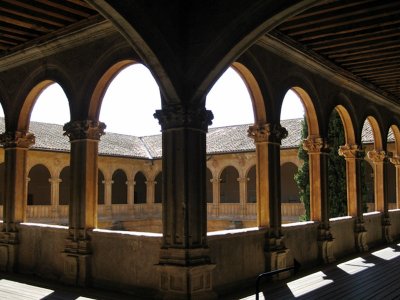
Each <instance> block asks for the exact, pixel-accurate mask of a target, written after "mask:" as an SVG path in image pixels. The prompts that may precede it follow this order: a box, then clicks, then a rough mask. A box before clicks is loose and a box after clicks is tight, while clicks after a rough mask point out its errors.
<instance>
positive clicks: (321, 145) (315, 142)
mask: <svg viewBox="0 0 400 300" xmlns="http://www.w3.org/2000/svg"><path fill="white" fill-rule="evenodd" d="M303 149H304V150H306V151H307V152H308V154H317V153H321V152H322V151H323V150H327V149H328V144H327V143H326V141H325V140H324V139H323V138H321V137H312V136H309V137H308V138H307V139H305V140H303Z"/></svg>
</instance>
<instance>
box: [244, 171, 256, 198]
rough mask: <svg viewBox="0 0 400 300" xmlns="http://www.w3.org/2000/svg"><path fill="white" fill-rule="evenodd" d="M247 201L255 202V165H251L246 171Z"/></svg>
mask: <svg viewBox="0 0 400 300" xmlns="http://www.w3.org/2000/svg"><path fill="white" fill-rule="evenodd" d="M246 198H247V203H256V202H257V195H256V166H252V167H251V168H250V170H249V172H248V173H247V197H246Z"/></svg>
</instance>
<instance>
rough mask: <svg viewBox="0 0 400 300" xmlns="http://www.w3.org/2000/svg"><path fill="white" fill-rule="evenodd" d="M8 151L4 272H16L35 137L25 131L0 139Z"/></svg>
mask: <svg viewBox="0 0 400 300" xmlns="http://www.w3.org/2000/svg"><path fill="white" fill-rule="evenodd" d="M0 143H1V144H2V145H3V147H4V151H5V154H4V159H5V174H4V175H5V185H4V203H3V230H2V232H1V233H0V270H2V271H13V270H14V269H15V256H16V251H17V248H18V225H19V224H20V223H22V222H24V221H25V211H26V201H27V199H26V198H27V184H26V178H27V177H28V176H27V170H26V162H27V153H28V149H29V147H30V146H32V145H33V144H34V143H35V136H34V135H33V134H32V133H29V132H24V131H15V132H5V133H3V134H1V135H0Z"/></svg>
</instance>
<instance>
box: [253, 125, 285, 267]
mask: <svg viewBox="0 0 400 300" xmlns="http://www.w3.org/2000/svg"><path fill="white" fill-rule="evenodd" d="M287 134H288V133H287V130H286V129H285V128H283V127H282V126H281V125H280V124H272V123H268V124H261V125H253V126H250V127H249V130H248V135H249V137H251V138H253V139H254V143H255V145H256V159H257V166H256V168H257V169H256V190H257V191H256V194H257V225H258V226H259V227H264V228H266V229H267V237H266V245H265V256H266V269H267V270H276V269H281V268H285V267H287V266H289V265H291V264H292V262H288V261H287V258H288V255H287V254H288V249H286V248H285V246H284V244H283V241H282V239H283V237H282V233H281V224H282V216H281V176H280V170H281V168H280V145H281V140H282V139H284V138H286V137H287Z"/></svg>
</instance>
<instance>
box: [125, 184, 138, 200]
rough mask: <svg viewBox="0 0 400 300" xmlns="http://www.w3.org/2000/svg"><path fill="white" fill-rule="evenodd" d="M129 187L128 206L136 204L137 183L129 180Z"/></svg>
mask: <svg viewBox="0 0 400 300" xmlns="http://www.w3.org/2000/svg"><path fill="white" fill-rule="evenodd" d="M125 184H126V186H127V193H128V199H127V200H128V204H129V205H133V204H134V203H135V199H134V197H135V184H136V182H135V181H134V180H128V181H127V182H125Z"/></svg>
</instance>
